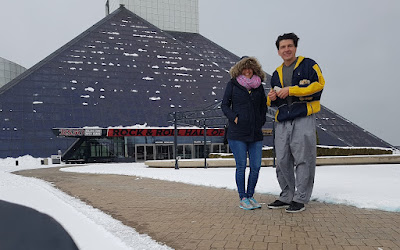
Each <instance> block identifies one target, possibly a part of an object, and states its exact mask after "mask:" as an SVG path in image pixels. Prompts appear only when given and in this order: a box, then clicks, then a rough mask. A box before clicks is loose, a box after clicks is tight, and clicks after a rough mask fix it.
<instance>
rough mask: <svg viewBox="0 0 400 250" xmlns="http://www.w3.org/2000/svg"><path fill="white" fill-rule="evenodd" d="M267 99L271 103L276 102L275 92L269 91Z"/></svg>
mask: <svg viewBox="0 0 400 250" xmlns="http://www.w3.org/2000/svg"><path fill="white" fill-rule="evenodd" d="M268 97H269V99H270V100H271V101H275V100H276V92H275V90H273V89H270V91H269V92H268Z"/></svg>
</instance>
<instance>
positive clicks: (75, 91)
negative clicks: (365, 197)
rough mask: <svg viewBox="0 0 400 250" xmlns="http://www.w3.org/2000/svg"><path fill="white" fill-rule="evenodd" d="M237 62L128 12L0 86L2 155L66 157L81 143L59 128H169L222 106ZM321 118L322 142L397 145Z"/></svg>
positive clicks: (204, 42)
mask: <svg viewBox="0 0 400 250" xmlns="http://www.w3.org/2000/svg"><path fill="white" fill-rule="evenodd" d="M238 59H239V57H238V56H236V55H234V54H233V53H231V52H229V51H227V50H226V49H224V48H222V47H221V46H219V45H217V44H215V43H213V42H212V41H210V40H208V39H207V38H205V37H203V36H202V35H200V34H198V33H185V32H178V31H170V32H168V31H163V30H161V29H159V28H158V27H156V26H154V25H152V24H151V23H149V22H147V21H146V20H144V19H142V18H141V17H139V16H137V15H135V14H134V13H132V12H131V11H129V10H127V9H126V8H124V7H123V6H121V7H120V8H118V9H117V10H115V11H114V12H112V13H111V14H110V15H107V16H106V17H105V18H104V19H102V20H101V21H99V22H98V23H96V24H95V25H93V26H92V27H91V28H89V29H88V30H86V31H85V32H83V33H82V34H80V35H79V36H77V37H76V38H74V39H73V40H71V41H70V42H69V43H67V44H65V45H64V46H63V47H61V48H59V49H58V50H57V51H55V52H54V53H52V54H51V55H49V56H48V57H46V58H45V59H44V60H42V61H41V62H39V63H37V64H36V65H34V66H33V67H32V68H30V69H28V70H27V71H25V72H24V73H22V74H21V75H19V76H18V77H17V78H15V79H14V80H12V81H11V82H9V83H7V84H6V85H4V86H2V87H1V88H0V140H1V144H0V157H2V158H3V157H8V156H10V157H17V156H21V155H25V154H29V155H32V156H34V157H48V156H50V155H51V154H56V153H57V151H58V150H61V151H65V150H66V149H67V148H68V147H69V146H70V145H71V144H72V143H73V142H74V140H75V139H74V138H57V137H56V136H55V135H54V134H53V132H52V128H61V127H65V128H66V127H69V128H82V127H94V126H98V127H103V128H104V127H105V128H106V127H109V126H131V125H135V124H147V125H148V126H170V125H171V124H170V123H168V114H169V113H170V112H179V111H186V110H199V109H202V108H204V107H210V106H212V105H214V106H215V107H218V103H219V102H220V101H221V99H222V96H223V92H224V87H225V85H226V83H227V82H228V80H229V73H228V70H229V68H230V67H231V66H232V65H233V64H234V63H235V62H236V61H238ZM268 79H269V78H268ZM268 86H269V84H268V83H266V85H265V88H266V91H268ZM317 117H318V136H319V144H322V145H338V146H376V147H378V146H379V147H391V145H390V144H388V143H387V142H385V141H383V140H381V139H380V138H378V137H376V136H374V135H372V134H371V133H369V132H367V131H365V130H363V129H362V128H360V127H358V126H357V125H355V124H353V123H351V122H350V121H349V120H346V119H344V118H342V117H341V116H339V115H337V114H336V113H334V112H333V111H331V110H329V109H327V108H325V107H323V109H322V111H321V112H320V113H319V114H318V115H317ZM271 124H272V123H268V124H267V125H266V126H267V127H268V126H269V127H271ZM271 142H272V140H271V139H270V137H269V138H266V140H265V143H266V144H271Z"/></svg>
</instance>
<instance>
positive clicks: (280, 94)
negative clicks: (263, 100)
mask: <svg viewBox="0 0 400 250" xmlns="http://www.w3.org/2000/svg"><path fill="white" fill-rule="evenodd" d="M276 95H277V96H278V97H279V98H281V99H285V98H286V97H288V96H289V87H284V88H282V89H281V90H279V92H277V93H276ZM271 100H272V99H271Z"/></svg>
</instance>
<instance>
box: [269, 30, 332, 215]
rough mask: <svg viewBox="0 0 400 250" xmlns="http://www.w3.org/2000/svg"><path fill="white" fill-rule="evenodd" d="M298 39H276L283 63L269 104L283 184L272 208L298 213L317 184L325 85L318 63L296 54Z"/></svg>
mask: <svg viewBox="0 0 400 250" xmlns="http://www.w3.org/2000/svg"><path fill="white" fill-rule="evenodd" d="M298 40H299V38H298V37H297V36H296V35H295V34H294V33H287V34H283V35H281V36H279V37H278V39H277V40H276V47H277V49H278V55H279V56H280V57H282V59H283V64H282V65H281V66H279V67H278V68H277V69H276V71H275V72H274V73H273V75H272V79H271V90H270V91H269V93H268V96H267V105H268V106H273V107H277V108H278V110H277V111H276V114H275V120H276V123H275V124H276V125H275V126H276V127H275V150H276V163H277V166H276V174H277V178H278V182H279V186H280V187H281V190H282V192H281V193H280V196H279V199H278V200H276V201H274V202H273V203H271V204H268V207H269V208H272V209H274V208H286V212H289V213H295V212H301V211H303V210H305V206H304V204H307V203H308V202H309V200H310V197H311V193H312V189H313V186H314V176H315V164H316V121H315V115H314V114H315V113H317V112H319V111H320V109H321V105H320V98H321V94H322V90H323V88H324V85H325V80H324V77H323V76H322V73H321V69H320V68H319V66H318V64H317V63H316V62H315V61H314V60H312V59H310V58H304V57H302V56H299V57H296V50H297V43H298Z"/></svg>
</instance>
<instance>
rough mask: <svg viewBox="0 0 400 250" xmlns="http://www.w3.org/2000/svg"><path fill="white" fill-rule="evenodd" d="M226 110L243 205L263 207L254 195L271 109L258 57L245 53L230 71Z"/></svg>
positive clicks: (224, 102) (240, 203)
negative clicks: (264, 133)
mask: <svg viewBox="0 0 400 250" xmlns="http://www.w3.org/2000/svg"><path fill="white" fill-rule="evenodd" d="M229 73H230V75H231V77H232V79H231V80H230V81H229V82H228V84H227V86H226V89H225V94H224V98H223V100H222V105H221V108H222V111H223V112H224V114H225V116H226V117H227V118H228V121H229V126H228V134H227V138H228V143H229V147H230V149H231V151H232V152H233V156H234V157H235V162H236V185H237V189H238V193H239V198H240V202H239V207H240V208H242V209H245V210H251V209H255V208H261V205H260V204H259V203H258V202H257V201H256V200H255V199H254V197H253V195H254V189H255V187H256V184H257V180H258V173H259V171H260V167H261V156H262V146H263V144H262V141H263V134H262V130H261V128H262V126H263V125H264V123H265V116H266V112H267V106H266V102H267V99H266V96H265V91H264V88H263V86H262V84H261V82H262V81H264V80H265V77H266V75H265V73H264V71H263V70H262V68H261V65H260V63H259V62H258V61H257V59H256V58H254V57H242V58H241V60H240V61H239V62H237V63H236V64H235V65H234V66H233V67H232V68H231V69H230V71H229ZM247 154H249V166H250V174H249V178H248V181H247V190H246V189H245V171H246V165H247Z"/></svg>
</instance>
